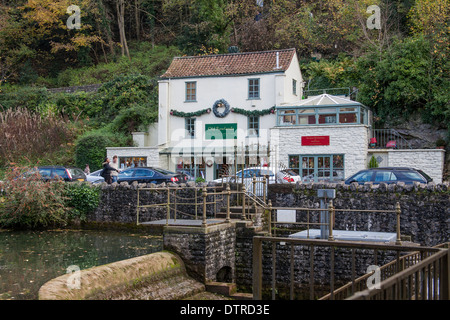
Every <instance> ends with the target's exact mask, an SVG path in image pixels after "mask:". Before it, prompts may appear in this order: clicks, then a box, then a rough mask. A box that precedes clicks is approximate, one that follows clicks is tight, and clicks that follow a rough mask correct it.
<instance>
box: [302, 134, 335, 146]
mask: <svg viewBox="0 0 450 320" xmlns="http://www.w3.org/2000/svg"><path fill="white" fill-rule="evenodd" d="M329 145H330V136H304V137H302V146H329Z"/></svg>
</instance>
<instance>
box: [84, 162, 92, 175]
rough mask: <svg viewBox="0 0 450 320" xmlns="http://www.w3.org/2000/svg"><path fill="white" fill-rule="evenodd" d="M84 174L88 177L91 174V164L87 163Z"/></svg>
mask: <svg viewBox="0 0 450 320" xmlns="http://www.w3.org/2000/svg"><path fill="white" fill-rule="evenodd" d="M84 173H85V174H86V175H87V176H88V175H90V174H91V169H90V168H89V164H88V163H86V168H84Z"/></svg>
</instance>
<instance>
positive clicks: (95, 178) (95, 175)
mask: <svg viewBox="0 0 450 320" xmlns="http://www.w3.org/2000/svg"><path fill="white" fill-rule="evenodd" d="M102 170H103V169H100V170H97V171H94V172H91V173H90V174H88V175H87V176H86V180H87V181H88V182H91V183H101V182H104V181H105V178H103V177H102V176H101V175H100V173H101V172H102Z"/></svg>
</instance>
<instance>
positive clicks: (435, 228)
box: [269, 183, 450, 246]
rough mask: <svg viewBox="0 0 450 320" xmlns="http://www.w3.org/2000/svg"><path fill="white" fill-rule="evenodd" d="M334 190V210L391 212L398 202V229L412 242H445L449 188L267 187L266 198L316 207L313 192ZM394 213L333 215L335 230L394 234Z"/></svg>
mask: <svg viewBox="0 0 450 320" xmlns="http://www.w3.org/2000/svg"><path fill="white" fill-rule="evenodd" d="M324 188H325V189H336V199H335V200H334V206H335V208H336V209H362V210H394V209H395V204H396V203H397V202H399V203H400V206H401V216H400V229H401V234H402V235H403V236H410V237H411V240H412V241H413V242H416V243H419V244H421V245H426V246H434V245H437V244H440V243H443V242H447V241H449V234H450V188H449V185H448V183H445V184H434V183H430V184H428V185H423V184H415V185H404V184H401V183H399V184H390V185H387V184H384V183H381V184H380V185H371V184H366V185H363V186H359V185H356V184H352V185H345V184H323V183H314V184H298V185H270V186H269V199H270V200H271V201H272V205H273V206H277V207H308V208H318V207H319V206H320V201H319V199H318V198H317V189H324ZM395 228H396V215H395V214H394V213H362V212H361V213H354V212H336V215H335V228H334V229H335V230H366V231H380V232H395V231H396V229H395Z"/></svg>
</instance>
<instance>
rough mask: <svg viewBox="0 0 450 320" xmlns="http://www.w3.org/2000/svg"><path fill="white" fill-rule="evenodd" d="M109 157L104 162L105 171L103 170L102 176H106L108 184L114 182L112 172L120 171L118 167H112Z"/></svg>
mask: <svg viewBox="0 0 450 320" xmlns="http://www.w3.org/2000/svg"><path fill="white" fill-rule="evenodd" d="M109 163H110V162H109V158H108V157H106V158H105V161H104V162H103V164H102V165H103V172H102V177H103V178H105V182H106V183H107V184H111V183H112V176H111V173H112V172H113V171H118V170H117V169H114V168H113V167H111V165H110V164H109Z"/></svg>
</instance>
